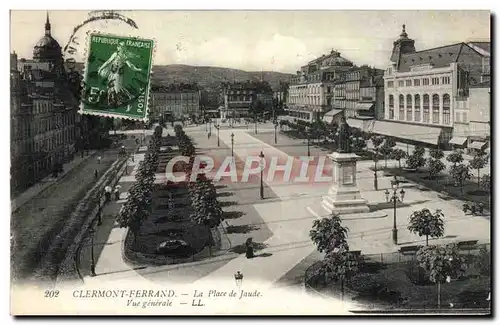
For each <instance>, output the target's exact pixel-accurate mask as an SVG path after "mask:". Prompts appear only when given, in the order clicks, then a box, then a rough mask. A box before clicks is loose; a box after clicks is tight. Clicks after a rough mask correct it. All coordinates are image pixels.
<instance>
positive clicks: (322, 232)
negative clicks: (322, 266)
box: [309, 213, 349, 253]
mask: <svg viewBox="0 0 500 325" xmlns="http://www.w3.org/2000/svg"><path fill="white" fill-rule="evenodd" d="M348 231H349V228H347V227H344V226H342V220H341V219H340V215H339V214H336V213H332V215H331V216H330V218H322V219H317V220H314V221H313V226H312V229H311V230H310V231H309V237H311V240H312V241H313V243H314V244H315V245H316V248H317V249H318V251H319V252H320V253H322V252H324V251H325V252H329V251H332V250H334V249H335V248H338V247H340V246H342V245H344V244H346V243H347V232H348Z"/></svg>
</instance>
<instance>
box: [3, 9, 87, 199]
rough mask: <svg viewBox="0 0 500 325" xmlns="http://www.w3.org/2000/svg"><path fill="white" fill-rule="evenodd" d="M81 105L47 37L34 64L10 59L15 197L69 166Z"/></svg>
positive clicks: (55, 46) (57, 50)
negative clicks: (79, 106)
mask: <svg viewBox="0 0 500 325" xmlns="http://www.w3.org/2000/svg"><path fill="white" fill-rule="evenodd" d="M79 120H80V115H79V114H78V113H77V100H76V98H75V96H74V94H73V93H71V92H70V90H69V88H68V82H67V80H66V74H65V70H64V64H63V58H62V53H61V46H60V45H59V43H58V42H57V41H56V40H55V39H54V38H53V37H52V35H51V25H50V21H49V17H48V15H47V21H46V23H45V35H44V36H43V37H42V38H41V39H40V40H39V41H38V42H37V43H36V45H35V47H34V49H33V59H32V60H26V59H20V60H18V58H17V55H16V54H15V53H13V54H12V55H11V136H12V149H11V164H12V167H11V192H12V193H13V194H15V193H17V192H19V191H22V190H23V189H25V188H27V187H29V186H31V185H33V184H34V183H36V182H37V181H39V180H41V179H42V178H44V177H46V176H48V175H49V173H50V172H52V171H53V170H54V169H55V168H57V167H58V166H60V165H62V164H64V163H66V162H68V161H69V160H71V159H72V158H73V156H74V153H75V151H76V148H75V142H76V139H77V138H78V136H79V128H78V126H77V125H78V123H79Z"/></svg>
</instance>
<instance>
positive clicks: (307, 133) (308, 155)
mask: <svg viewBox="0 0 500 325" xmlns="http://www.w3.org/2000/svg"><path fill="white" fill-rule="evenodd" d="M306 135H307V157H310V156H311V149H310V144H309V138H310V136H309V127H307V128H306Z"/></svg>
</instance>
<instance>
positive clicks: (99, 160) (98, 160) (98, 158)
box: [97, 156, 101, 164]
mask: <svg viewBox="0 0 500 325" xmlns="http://www.w3.org/2000/svg"><path fill="white" fill-rule="evenodd" d="M97 163H98V164H100V163H101V156H98V157H97Z"/></svg>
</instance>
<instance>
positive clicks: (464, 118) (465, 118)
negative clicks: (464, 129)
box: [462, 112, 469, 123]
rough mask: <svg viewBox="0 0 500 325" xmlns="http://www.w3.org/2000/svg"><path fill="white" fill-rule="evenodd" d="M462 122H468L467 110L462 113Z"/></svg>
mask: <svg viewBox="0 0 500 325" xmlns="http://www.w3.org/2000/svg"><path fill="white" fill-rule="evenodd" d="M462 122H464V123H468V122H469V120H468V118H467V112H463V113H462Z"/></svg>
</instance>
